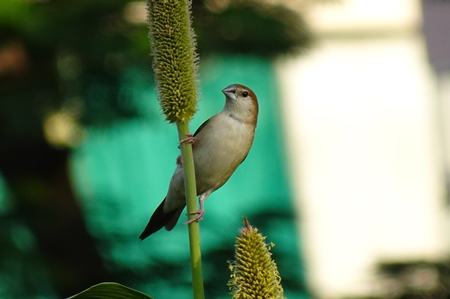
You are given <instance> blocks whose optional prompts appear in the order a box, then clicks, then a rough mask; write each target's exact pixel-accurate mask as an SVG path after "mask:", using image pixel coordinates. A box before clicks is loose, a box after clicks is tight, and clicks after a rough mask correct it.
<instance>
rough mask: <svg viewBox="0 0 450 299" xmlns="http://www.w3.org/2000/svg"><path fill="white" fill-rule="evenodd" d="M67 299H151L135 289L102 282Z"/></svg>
mask: <svg viewBox="0 0 450 299" xmlns="http://www.w3.org/2000/svg"><path fill="white" fill-rule="evenodd" d="M68 299H153V298H152V297H150V296H148V295H146V294H144V293H142V292H139V291H137V290H135V289H132V288H129V287H126V286H124V285H121V284H119V283H115V282H102V283H99V284H96V285H95V286H92V287H90V288H88V289H86V290H84V291H83V292H81V293H78V294H76V295H75V296H72V297H69V298H68Z"/></svg>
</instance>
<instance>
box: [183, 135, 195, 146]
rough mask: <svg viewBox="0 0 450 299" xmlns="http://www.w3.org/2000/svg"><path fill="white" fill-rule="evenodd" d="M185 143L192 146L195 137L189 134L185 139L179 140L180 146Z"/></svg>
mask: <svg viewBox="0 0 450 299" xmlns="http://www.w3.org/2000/svg"><path fill="white" fill-rule="evenodd" d="M185 142H187V143H190V144H194V143H195V137H194V136H192V135H191V134H189V135H187V137H186V138H184V139H181V140H180V144H181V143H185Z"/></svg>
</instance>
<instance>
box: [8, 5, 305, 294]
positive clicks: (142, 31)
mask: <svg viewBox="0 0 450 299" xmlns="http://www.w3.org/2000/svg"><path fill="white" fill-rule="evenodd" d="M224 3H225V4H224ZM145 13H146V12H145V3H144V2H132V1H125V0H108V1H105V0H98V1H87V0H79V1H61V0H59V1H56V0H55V1H51V0H50V1H33V0H30V1H19V0H2V1H1V2H0V137H1V140H0V222H1V227H2V228H3V229H2V230H1V232H0V298H62V297H67V296H70V295H73V294H75V293H77V292H79V291H82V290H83V289H85V288H87V287H89V286H91V285H93V284H96V283H99V282H103V281H116V282H119V283H122V284H125V285H127V286H130V287H133V288H137V289H139V290H141V291H144V292H146V293H148V294H150V295H152V296H154V297H155V298H181V299H183V298H191V296H192V295H191V294H192V292H191V285H190V267H189V251H188V250H189V249H188V237H187V228H186V226H185V225H183V224H181V223H182V221H180V223H179V224H178V225H177V226H176V228H175V229H174V230H173V231H172V232H170V233H168V232H166V231H161V232H158V233H157V234H155V235H152V236H151V237H150V238H148V239H146V240H145V241H142V242H141V241H139V240H138V236H139V234H140V233H141V231H142V230H143V228H144V227H145V225H146V224H147V221H148V219H149V217H150V215H151V214H152V212H153V210H154V209H155V208H156V207H157V205H158V204H159V203H160V202H161V200H162V199H163V197H164V195H165V192H166V190H167V186H168V182H169V180H170V176H171V174H172V172H173V170H174V168H175V159H176V157H177V155H178V153H179V150H178V148H177V133H176V128H175V127H174V126H173V125H169V124H167V123H165V122H164V117H163V116H162V115H161V112H160V108H159V105H158V102H157V94H156V90H155V84H154V79H153V76H152V70H151V57H150V55H149V52H150V51H149V49H150V44H149V40H148V37H147V35H148V32H147V25H146V23H145ZM193 13H194V27H195V30H196V34H197V36H198V52H199V54H200V100H201V101H200V102H199V109H200V110H199V112H198V113H197V114H196V116H195V119H194V120H193V121H192V123H191V130H192V131H194V130H195V129H196V128H197V127H198V126H199V125H200V124H201V123H202V122H203V121H204V120H206V119H207V118H209V117H210V116H211V115H213V114H214V113H217V112H218V111H220V110H221V109H222V107H223V105H224V96H223V94H222V93H221V92H220V91H221V90H222V89H223V88H224V87H226V86H228V85H229V84H232V83H241V84H244V85H247V86H249V87H251V88H252V89H253V90H254V91H255V93H256V94H257V96H258V99H259V102H260V116H259V122H258V128H257V135H256V139H255V143H254V145H253V148H252V150H251V152H250V154H249V156H248V158H247V159H246V160H245V163H243V164H242V165H241V166H240V167H239V169H238V170H237V171H236V173H235V174H234V175H233V177H232V178H231V179H230V181H229V182H228V183H227V184H226V185H225V186H224V187H222V188H221V189H219V190H218V191H217V192H215V193H214V194H213V195H212V196H211V197H210V199H209V200H208V201H207V202H206V214H205V217H204V220H203V221H202V222H201V238H202V250H203V260H204V276H205V288H206V297H207V298H229V295H228V288H227V286H226V283H227V281H228V279H229V275H230V273H229V270H228V265H227V261H228V260H231V259H233V255H234V253H233V250H234V238H235V236H236V235H237V233H238V229H239V228H240V227H241V226H242V216H243V215H245V216H246V217H247V218H248V219H249V221H250V223H251V224H253V225H255V226H257V227H258V228H259V230H260V231H261V232H262V233H263V234H264V235H266V236H267V237H268V239H267V240H268V241H269V242H274V243H275V244H276V247H275V248H274V249H273V254H274V258H275V260H276V262H277V264H278V267H279V271H280V274H281V276H282V278H283V281H282V284H283V287H284V288H285V295H286V296H287V297H289V298H307V297H308V295H307V290H306V287H305V281H304V271H303V266H302V261H301V255H300V252H301V251H300V250H301V248H299V244H301V243H300V240H298V232H297V231H296V229H295V225H294V221H295V215H294V214H293V209H292V205H293V202H292V201H293V199H292V193H291V189H290V186H289V178H288V177H287V171H286V169H285V165H286V163H288V161H286V160H285V159H284V140H283V131H282V128H281V127H280V121H279V117H280V115H279V111H278V110H279V102H278V101H279V95H278V90H277V83H276V82H277V80H276V78H275V75H274V70H273V65H272V62H273V59H274V58H275V57H277V56H278V55H282V54H286V53H292V52H295V51H300V50H302V49H303V48H305V47H306V46H307V45H308V44H309V42H310V39H309V34H308V31H307V29H306V27H305V25H304V24H303V21H302V18H301V16H299V15H298V14H295V13H293V12H292V11H289V10H288V9H286V8H283V7H281V6H272V5H269V4H263V3H261V2H259V1H213V0H209V1H208V0H204V1H195V3H193Z"/></svg>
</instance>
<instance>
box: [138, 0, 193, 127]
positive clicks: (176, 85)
mask: <svg viewBox="0 0 450 299" xmlns="http://www.w3.org/2000/svg"><path fill="white" fill-rule="evenodd" d="M147 8H148V22H149V27H150V30H149V32H150V33H149V35H150V42H151V44H152V54H153V70H154V72H155V77H156V84H157V87H158V93H159V102H160V104H161V108H162V111H163V113H164V114H165V116H166V120H167V121H169V122H171V123H172V122H176V121H189V120H190V119H192V117H193V116H194V114H195V112H196V111H197V91H196V85H197V63H198V56H197V54H196V42H195V35H194V31H193V29H192V27H191V1H189V0H148V1H147Z"/></svg>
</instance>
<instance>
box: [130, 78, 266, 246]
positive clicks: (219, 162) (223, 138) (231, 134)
mask: <svg viewBox="0 0 450 299" xmlns="http://www.w3.org/2000/svg"><path fill="white" fill-rule="evenodd" d="M222 92H223V93H224V94H225V97H226V102H225V107H224V108H223V110H222V111H220V112H219V113H218V114H216V115H214V116H213V117H211V118H210V119H208V120H207V121H205V122H204V123H203V124H202V125H201V126H200V127H199V128H198V129H197V131H196V132H195V133H194V135H193V136H192V137H189V138H187V139H185V140H183V141H186V142H190V143H192V151H193V155H194V165H195V177H196V185H197V195H200V198H199V203H200V209H199V211H197V212H196V214H197V216H196V217H195V218H194V219H191V220H190V221H188V223H191V222H193V221H199V220H201V219H202V216H203V214H204V208H203V202H204V201H205V200H206V198H207V197H208V196H209V195H210V194H211V193H212V192H214V191H215V190H217V189H219V188H220V187H222V186H223V184H225V182H226V181H227V180H228V179H229V178H230V176H231V175H232V174H233V172H234V171H235V170H236V168H237V167H238V166H239V164H241V163H242V161H244V159H245V158H246V157H247V154H248V152H249V150H250V148H251V146H252V143H253V139H254V136H255V128H256V122H257V119H258V101H257V99H256V95H255V93H254V92H253V91H252V90H251V89H250V88H248V87H245V86H243V85H240V84H232V85H230V86H228V87H227V88H225V89H224V90H222ZM183 141H182V142H183ZM184 192H185V190H184V174H183V163H182V161H181V158H180V157H179V158H178V159H177V167H176V169H175V172H174V174H173V175H172V179H171V180H170V184H169V190H168V191H167V195H166V198H164V200H163V201H162V203H161V204H160V205H159V207H158V208H157V209H156V210H155V212H154V213H153V215H152V217H151V218H150V221H149V223H148V224H147V226H146V227H145V229H144V231H143V232H142V234H141V235H140V236H139V239H141V240H143V239H145V238H147V237H148V236H150V235H151V234H153V233H154V232H156V231H158V230H160V229H161V228H162V227H165V228H166V230H168V231H170V230H172V229H173V228H174V226H175V225H176V223H177V221H178V218H179V217H180V214H181V212H182V211H183V209H184V207H185V206H186V198H185V194H184Z"/></svg>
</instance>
